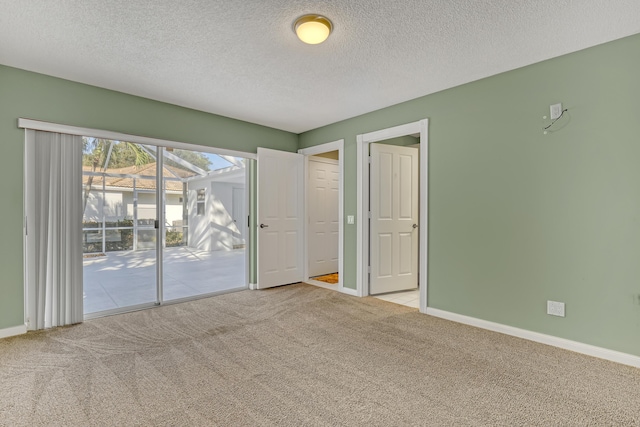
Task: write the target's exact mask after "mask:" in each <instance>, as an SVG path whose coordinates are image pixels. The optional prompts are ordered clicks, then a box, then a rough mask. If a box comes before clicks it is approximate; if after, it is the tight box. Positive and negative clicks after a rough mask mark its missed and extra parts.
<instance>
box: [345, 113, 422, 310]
mask: <svg viewBox="0 0 640 427" xmlns="http://www.w3.org/2000/svg"><path fill="white" fill-rule="evenodd" d="M415 134H420V159H419V165H420V224H419V228H418V230H419V243H418V245H419V254H420V258H419V260H418V274H419V277H420V279H419V285H420V312H421V313H426V311H427V295H428V293H427V287H428V259H429V257H428V237H429V223H428V219H429V215H428V213H429V212H428V209H429V169H428V168H429V139H428V138H429V119H423V120H419V121H417V122H412V123H407V124H404V125H400V126H394V127H390V128H386V129H381V130H377V131H374V132H369V133H364V134H359V135H357V136H356V149H357V171H356V173H357V181H356V183H357V194H356V203H357V218H358V226H357V228H356V250H357V254H356V292H357V295H358V296H359V297H363V296H368V295H369V271H368V270H369V241H370V239H369V231H370V230H369V218H368V216H369V144H371V143H372V142H381V141H384V140H386V139H391V138H398V137H402V136H407V135H415Z"/></svg>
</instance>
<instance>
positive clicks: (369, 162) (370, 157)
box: [369, 156, 371, 164]
mask: <svg viewBox="0 0 640 427" xmlns="http://www.w3.org/2000/svg"><path fill="white" fill-rule="evenodd" d="M369 164H371V156H369Z"/></svg>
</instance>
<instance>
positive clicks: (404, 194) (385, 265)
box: [369, 144, 419, 295]
mask: <svg viewBox="0 0 640 427" xmlns="http://www.w3.org/2000/svg"><path fill="white" fill-rule="evenodd" d="M418 157H419V156H418V150H417V149H416V148H410V147H398V146H394V145H384V144H371V171H370V174H371V175H370V182H371V185H370V192H371V198H370V204H371V229H370V236H371V240H370V242H371V243H370V245H371V255H370V260H369V262H370V266H371V273H370V282H369V293H370V294H371V295H375V294H381V293H385V292H395V291H403V290H410V289H416V288H417V287H418V242H419V233H418V207H419V200H418V197H419V192H418V182H419V181H418V176H419V174H418Z"/></svg>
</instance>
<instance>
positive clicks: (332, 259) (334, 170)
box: [307, 157, 340, 277]
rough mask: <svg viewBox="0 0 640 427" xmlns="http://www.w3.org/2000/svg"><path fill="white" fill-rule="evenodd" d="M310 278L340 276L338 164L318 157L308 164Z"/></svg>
mask: <svg viewBox="0 0 640 427" xmlns="http://www.w3.org/2000/svg"><path fill="white" fill-rule="evenodd" d="M308 169H309V170H308V176H309V181H308V185H307V198H308V206H309V214H308V216H309V229H308V230H309V236H308V246H307V247H308V249H309V250H308V254H309V277H314V276H321V275H323V274H330V273H337V272H338V244H339V243H338V229H339V227H338V225H339V224H338V215H339V212H338V200H339V199H338V197H339V191H338V184H339V181H340V169H339V166H338V161H337V160H333V159H323V158H321V157H314V158H310V159H309V163H308Z"/></svg>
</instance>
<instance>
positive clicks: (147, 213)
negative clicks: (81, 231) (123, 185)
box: [84, 190, 182, 226]
mask: <svg viewBox="0 0 640 427" xmlns="http://www.w3.org/2000/svg"><path fill="white" fill-rule="evenodd" d="M181 197H182V193H180V194H177V193H167V194H166V197H165V202H166V207H165V212H166V214H165V215H166V220H167V225H169V226H172V225H173V222H174V221H180V220H182V202H181V201H180V198H181ZM155 206H156V196H155V193H153V192H145V191H139V192H138V218H141V219H142V218H153V219H155V218H156V211H155V209H156V208H155ZM102 212H104V215H105V219H106V221H117V220H122V219H133V191H122V190H106V191H105V197H104V203H103V200H102V191H101V190H91V193H90V194H89V198H88V199H87V207H86V209H85V212H84V220H85V221H95V222H102V214H101V213H102Z"/></svg>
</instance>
